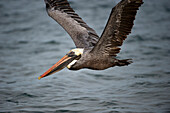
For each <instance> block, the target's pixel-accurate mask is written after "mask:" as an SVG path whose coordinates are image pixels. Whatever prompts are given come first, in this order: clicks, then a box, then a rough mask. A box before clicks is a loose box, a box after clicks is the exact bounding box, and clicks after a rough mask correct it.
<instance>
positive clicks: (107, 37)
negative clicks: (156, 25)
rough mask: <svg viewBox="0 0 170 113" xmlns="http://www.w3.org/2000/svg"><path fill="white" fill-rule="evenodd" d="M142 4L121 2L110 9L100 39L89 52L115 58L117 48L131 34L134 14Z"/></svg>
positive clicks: (130, 0) (131, 0) (124, 0)
mask: <svg viewBox="0 0 170 113" xmlns="http://www.w3.org/2000/svg"><path fill="white" fill-rule="evenodd" d="M142 3H143V1H142V0H122V1H121V2H119V3H118V4H117V5H116V6H115V7H114V8H113V9H112V11H111V14H110V17H109V20H108V22H107V25H106V27H105V29H104V31H103V33H102V35H101V38H100V39H99V42H98V43H97V44H96V46H95V47H94V48H93V49H92V51H91V52H100V53H102V54H104V55H111V56H116V54H117V53H119V51H120V48H119V46H121V45H122V43H123V40H125V39H126V38H127V35H128V34H129V33H131V29H132V27H133V21H134V20H135V15H136V12H137V10H138V8H139V7H140V6H141V4H142Z"/></svg>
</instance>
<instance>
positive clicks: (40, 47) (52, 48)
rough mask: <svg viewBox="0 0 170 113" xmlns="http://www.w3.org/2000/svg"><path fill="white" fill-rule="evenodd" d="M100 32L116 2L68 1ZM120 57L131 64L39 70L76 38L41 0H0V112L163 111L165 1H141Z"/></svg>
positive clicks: (169, 106) (169, 86) (167, 102)
mask: <svg viewBox="0 0 170 113" xmlns="http://www.w3.org/2000/svg"><path fill="white" fill-rule="evenodd" d="M70 1H71V6H72V7H73V8H74V9H75V10H76V12H77V13H78V14H79V15H80V16H81V17H82V18H83V19H84V21H85V22H87V23H88V24H89V26H91V27H93V28H94V29H95V30H96V32H97V33H98V34H99V35H100V34H101V33H102V30H103V28H104V26H105V24H106V21H107V19H108V16H109V13H110V10H111V8H112V7H113V6H115V5H116V4H117V3H118V2H119V0H70ZM144 2H145V3H144V4H143V5H142V7H141V8H140V10H139V12H138V14H137V17H136V20H135V25H134V27H133V31H132V34H131V35H129V36H128V38H127V40H126V41H125V43H124V45H123V46H122V51H121V53H120V54H119V56H118V57H120V58H122V59H123V58H132V59H133V61H134V63H133V64H131V65H129V66H124V67H114V68H109V69H106V70H103V71H93V70H88V69H82V70H79V71H70V70H68V69H63V70H62V71H60V72H58V73H55V74H53V75H51V76H49V77H46V78H44V79H42V80H38V76H39V75H41V74H42V73H43V72H45V71H46V70H47V69H48V68H49V67H51V66H52V65H53V64H54V63H56V62H57V61H58V60H59V59H60V58H62V57H63V56H64V55H65V54H66V53H67V52H68V51H69V50H70V49H72V48H74V47H75V46H74V43H73V42H72V40H71V38H70V37H69V36H68V34H67V33H66V32H65V31H64V30H63V29H62V28H61V27H60V26H59V25H58V24H57V23H56V22H55V21H53V20H52V19H51V18H50V17H48V15H47V13H46V11H45V4H44V1H43V0H1V1H0V20H1V21H0V112H24V113H25V112H34V113H35V112H38V113H41V112H42V113H43V112H44V113H45V112H56V113H60V112H66V113H115V112H117V113H169V112H170V47H169V44H170V6H169V4H170V1H169V0H144Z"/></svg>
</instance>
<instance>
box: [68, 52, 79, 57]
mask: <svg viewBox="0 0 170 113" xmlns="http://www.w3.org/2000/svg"><path fill="white" fill-rule="evenodd" d="M66 55H68V57H73V56H77V55H75V52H73V51H71V52H69V53H67V54H66Z"/></svg>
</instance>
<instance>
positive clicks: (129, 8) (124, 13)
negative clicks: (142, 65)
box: [39, 0, 143, 79]
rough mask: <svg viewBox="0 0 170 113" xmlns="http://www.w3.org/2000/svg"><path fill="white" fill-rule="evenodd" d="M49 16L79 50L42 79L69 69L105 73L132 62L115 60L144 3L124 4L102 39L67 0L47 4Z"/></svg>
mask: <svg viewBox="0 0 170 113" xmlns="http://www.w3.org/2000/svg"><path fill="white" fill-rule="evenodd" d="M44 1H45V4H46V10H47V13H48V15H49V16H50V17H51V18H53V19H54V20H55V21H56V22H57V23H58V24H60V25H61V26H62V27H63V28H64V29H65V31H67V33H68V34H69V35H70V37H71V38H72V39H73V41H74V43H75V45H76V48H75V49H72V50H70V51H69V52H68V53H67V54H66V55H65V56H64V57H63V58H62V59H61V60H59V61H58V62H57V63H56V64H55V65H53V66H52V67H51V68H50V69H48V70H47V71H46V72H45V73H44V74H42V75H41V76H40V77H39V79H41V78H43V77H46V76H48V75H51V74H52V73H55V72H57V71H60V70H61V69H63V68H65V67H67V68H68V69H70V70H79V69H82V68H88V69H93V70H104V69H107V68H110V67H113V66H125V65H129V64H130V63H132V61H131V59H123V60H119V59H117V58H116V56H117V54H118V53H119V52H120V46H121V45H122V44H123V41H124V40H125V39H126V38H127V35H129V33H131V29H132V27H133V22H134V20H135V15H136V13H137V10H138V9H139V7H140V6H141V4H143V0H122V1H120V2H119V3H118V4H117V5H116V6H115V7H114V8H113V9H112V11H111V14H110V17H109V19H108V22H107V24H106V27H105V29H104V31H103V33H102V35H101V36H100V37H99V36H98V35H97V33H96V32H95V31H94V30H93V29H92V28H90V27H89V26H88V25H87V24H86V23H85V22H84V21H83V20H82V18H80V17H79V16H78V15H77V14H76V13H75V11H74V10H73V9H72V8H71V6H70V4H69V2H68V1H67V0H44Z"/></svg>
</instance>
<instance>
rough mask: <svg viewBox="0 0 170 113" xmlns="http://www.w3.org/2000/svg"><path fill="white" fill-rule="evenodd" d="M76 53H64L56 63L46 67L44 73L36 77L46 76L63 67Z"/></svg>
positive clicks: (74, 57)
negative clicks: (48, 67)
mask: <svg viewBox="0 0 170 113" xmlns="http://www.w3.org/2000/svg"><path fill="white" fill-rule="evenodd" d="M77 57H78V56H77V55H69V54H67V55H65V56H64V57H63V58H62V59H60V60H59V61H58V62H57V63H56V64H54V65H53V66H52V67H51V68H50V69H48V70H47V71H46V72H45V73H44V74H42V75H41V76H39V77H38V79H41V78H43V77H46V76H48V75H51V74H53V73H55V72H58V71H60V70H62V69H63V68H65V67H66V66H67V65H68V64H69V63H71V62H72V61H73V60H74V59H76V58H77Z"/></svg>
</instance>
